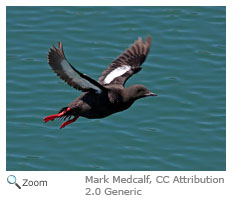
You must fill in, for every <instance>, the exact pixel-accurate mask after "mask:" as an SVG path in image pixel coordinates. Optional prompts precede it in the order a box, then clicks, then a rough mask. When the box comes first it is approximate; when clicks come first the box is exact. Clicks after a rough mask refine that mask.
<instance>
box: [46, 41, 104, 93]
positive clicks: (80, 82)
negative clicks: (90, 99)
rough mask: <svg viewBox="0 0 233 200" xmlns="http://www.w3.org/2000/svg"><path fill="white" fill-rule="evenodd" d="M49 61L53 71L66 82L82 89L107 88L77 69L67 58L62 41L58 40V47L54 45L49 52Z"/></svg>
mask: <svg viewBox="0 0 233 200" xmlns="http://www.w3.org/2000/svg"><path fill="white" fill-rule="evenodd" d="M48 63H49V65H50V66H51V68H52V69H53V71H54V72H55V73H56V74H57V75H58V76H59V77H60V78H61V79H62V80H64V81H65V82H66V83H68V84H69V85H70V86H72V87H74V88H75V89H78V90H81V91H90V90H95V91H97V92H99V93H100V92H101V91H103V90H105V87H104V86H102V85H101V84H100V83H98V82H97V81H95V80H93V79H92V78H90V77H89V76H87V75H85V74H83V73H81V72H79V71H78V70H76V69H75V68H74V67H73V66H72V65H71V64H70V63H69V62H68V60H67V59H66V57H65V55H64V51H63V47H62V43H61V42H58V49H57V48H56V47H55V46H54V45H53V46H52V48H51V49H50V51H49V53H48Z"/></svg>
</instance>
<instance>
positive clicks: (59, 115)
mask: <svg viewBox="0 0 233 200" xmlns="http://www.w3.org/2000/svg"><path fill="white" fill-rule="evenodd" d="M68 111H70V108H67V109H66V110H64V111H62V112H60V113H58V114H55V115H50V116H47V117H45V118H44V122H45V123H46V122H48V121H50V120H54V119H56V118H58V117H62V116H63V115H64V114H65V113H66V112H68Z"/></svg>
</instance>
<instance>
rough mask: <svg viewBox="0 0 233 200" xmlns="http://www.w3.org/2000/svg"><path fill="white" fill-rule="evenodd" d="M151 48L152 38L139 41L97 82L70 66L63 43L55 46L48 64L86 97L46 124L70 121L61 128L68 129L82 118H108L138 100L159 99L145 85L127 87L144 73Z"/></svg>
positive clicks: (70, 105) (50, 118)
mask: <svg viewBox="0 0 233 200" xmlns="http://www.w3.org/2000/svg"><path fill="white" fill-rule="evenodd" d="M150 46H151V37H150V36H148V37H147V38H146V39H145V42H143V40H142V38H140V37H139V38H138V40H136V41H135V42H134V43H133V44H132V45H131V46H130V47H129V48H128V49H126V50H125V51H124V52H123V53H122V54H121V55H120V56H119V57H118V58H116V59H115V60H114V61H113V62H112V63H111V64H110V65H109V66H108V68H107V69H106V70H104V71H103V72H102V75H101V76H100V77H99V80H98V81H95V80H94V79H92V78H91V77H89V76H87V75H86V74H83V73H81V72H80V71H78V70H77V69H75V68H74V67H73V66H72V65H71V64H70V63H69V61H68V60H67V59H66V57H65V54H64V51H63V46H62V43H61V42H58V48H56V47H55V46H54V45H53V46H52V48H51V49H50V51H49V53H48V57H47V58H48V64H49V65H50V67H51V68H52V70H53V71H54V72H55V73H56V74H57V76H59V77H60V78H61V79H62V80H64V81H65V82H66V83H67V84H69V85H70V86H72V87H74V88H75V89H77V90H81V91H82V92H83V93H82V94H81V95H80V96H79V97H77V98H76V99H75V100H74V101H72V102H71V103H70V104H69V105H68V106H67V107H64V108H62V109H61V110H60V111H59V113H58V114H54V115H50V116H47V117H45V118H44V122H48V121H50V120H54V119H55V118H64V119H66V118H68V121H65V122H64V123H62V125H61V126H60V128H64V127H65V126H67V125H68V124H70V123H72V122H75V121H76V120H77V119H78V118H79V117H80V116H81V117H85V118H88V119H96V118H104V117H107V116H109V115H111V114H114V113H117V112H121V111H123V110H126V109H128V108H129V107H130V106H131V105H132V104H133V103H134V102H135V101H136V100H137V99H140V98H143V97H148V96H157V94H155V93H153V92H150V91H149V90H148V89H147V88H146V87H145V86H143V85H139V84H137V85H132V86H129V87H124V85H125V82H126V81H127V80H128V79H129V78H130V77H131V76H132V75H133V74H135V73H137V72H139V71H140V70H141V69H142V68H141V67H140V66H141V65H142V63H143V62H144V61H145V59H146V57H147V54H148V52H149V50H150ZM71 118H72V119H71Z"/></svg>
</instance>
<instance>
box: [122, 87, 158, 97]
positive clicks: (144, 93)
mask: <svg viewBox="0 0 233 200" xmlns="http://www.w3.org/2000/svg"><path fill="white" fill-rule="evenodd" d="M126 92H127V96H129V97H130V98H131V99H132V100H137V99H140V98H144V97H149V96H157V94H155V93H153V92H150V91H149V90H148V89H147V88H146V87H145V86H144V85H132V86H130V87H128V88H126Z"/></svg>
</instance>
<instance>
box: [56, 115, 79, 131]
mask: <svg viewBox="0 0 233 200" xmlns="http://www.w3.org/2000/svg"><path fill="white" fill-rule="evenodd" d="M78 117H79V116H75V117H74V118H73V119H71V120H68V121H66V122H63V123H62V125H61V126H60V129H61V128H64V127H65V126H67V125H68V124H71V123H72V122H75V121H76V120H77V119H78Z"/></svg>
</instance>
